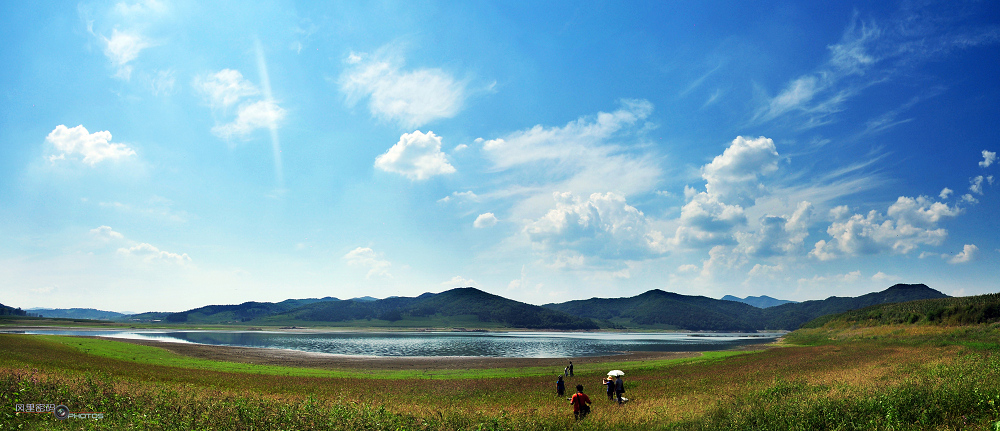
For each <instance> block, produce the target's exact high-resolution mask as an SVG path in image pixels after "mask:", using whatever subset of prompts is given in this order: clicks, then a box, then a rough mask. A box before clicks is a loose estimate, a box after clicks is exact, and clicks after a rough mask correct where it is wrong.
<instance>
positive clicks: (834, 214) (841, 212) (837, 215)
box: [830, 205, 851, 220]
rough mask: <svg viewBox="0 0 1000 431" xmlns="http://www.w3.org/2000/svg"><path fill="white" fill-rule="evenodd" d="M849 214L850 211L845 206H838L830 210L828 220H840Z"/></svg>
mask: <svg viewBox="0 0 1000 431" xmlns="http://www.w3.org/2000/svg"><path fill="white" fill-rule="evenodd" d="M850 213H851V209H850V208H848V207H847V205H840V206H836V207H833V208H831V209H830V218H832V219H834V220H840V219H842V218H844V217H845V216H847V215H848V214H850Z"/></svg>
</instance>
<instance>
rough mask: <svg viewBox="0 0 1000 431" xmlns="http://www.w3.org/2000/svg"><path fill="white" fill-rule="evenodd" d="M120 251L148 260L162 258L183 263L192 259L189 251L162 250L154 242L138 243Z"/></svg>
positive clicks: (119, 250) (119, 251)
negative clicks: (188, 253)
mask: <svg viewBox="0 0 1000 431" xmlns="http://www.w3.org/2000/svg"><path fill="white" fill-rule="evenodd" d="M118 253H120V254H123V255H126V256H134V257H138V258H142V259H143V260H145V261H146V262H151V261H160V260H162V261H167V262H173V263H178V264H183V263H185V262H190V261H191V258H190V257H189V256H188V255H187V253H184V254H177V253H171V252H169V251H164V250H160V249H158V248H156V247H155V246H153V245H152V244H149V243H145V242H143V243H139V244H136V245H134V246H132V247H127V248H126V247H122V248H119V249H118Z"/></svg>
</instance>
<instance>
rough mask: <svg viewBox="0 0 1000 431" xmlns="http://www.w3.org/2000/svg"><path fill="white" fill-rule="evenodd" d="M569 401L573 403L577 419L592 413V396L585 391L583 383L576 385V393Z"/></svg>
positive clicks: (574, 415)
mask: <svg viewBox="0 0 1000 431" xmlns="http://www.w3.org/2000/svg"><path fill="white" fill-rule="evenodd" d="M569 403H570V404H572V405H573V417H575V418H576V420H580V419H583V418H585V417H587V414H588V413H590V397H588V396H587V394H585V393H583V385H576V393H575V394H573V398H570V399H569Z"/></svg>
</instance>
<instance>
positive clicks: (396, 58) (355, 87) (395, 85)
mask: <svg viewBox="0 0 1000 431" xmlns="http://www.w3.org/2000/svg"><path fill="white" fill-rule="evenodd" d="M397 50H398V49H397V48H396V47H393V46H385V47H382V48H381V49H379V50H378V51H376V52H375V53H373V54H367V53H353V52H352V53H351V54H350V55H349V56H348V57H347V59H346V63H347V65H348V67H347V69H346V70H345V71H344V73H343V74H341V76H340V79H339V84H340V90H341V91H342V92H343V93H344V94H345V95H346V96H347V103H348V104H349V105H354V104H356V103H358V102H359V101H362V100H365V99H367V100H368V109H369V111H370V112H371V114H372V116H374V117H375V118H379V119H382V120H386V121H392V122H396V123H398V124H400V125H401V126H403V127H408V128H414V127H420V126H422V125H424V124H427V123H429V122H432V121H434V120H437V119H441V118H451V117H454V116H455V115H456V114H457V113H458V112H459V111H460V110H461V109H462V106H463V104H464V103H465V98H466V88H465V82H463V81H460V80H458V79H455V77H453V76H452V75H451V74H450V73H448V72H446V71H444V70H442V69H438V68H419V69H404V65H403V63H404V61H403V58H402V56H401V55H399V54H398V53H396V51H397Z"/></svg>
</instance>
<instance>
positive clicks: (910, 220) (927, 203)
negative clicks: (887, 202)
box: [888, 196, 962, 228]
mask: <svg viewBox="0 0 1000 431" xmlns="http://www.w3.org/2000/svg"><path fill="white" fill-rule="evenodd" d="M961 213H962V209H961V208H959V207H957V206H956V207H949V206H948V205H947V204H943V203H941V202H932V201H931V200H930V199H928V198H927V197H926V196H919V197H917V198H916V199H914V198H909V197H905V196H900V197H899V199H896V203H894V204H892V205H891V206H890V207H889V211H888V215H889V217H893V218H895V219H896V220H898V221H899V222H900V223H905V224H910V225H914V226H917V227H921V228H931V227H934V226H935V225H936V224H937V223H938V222H939V221H941V220H942V219H945V218H953V217H956V216H958V215H959V214H961Z"/></svg>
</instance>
